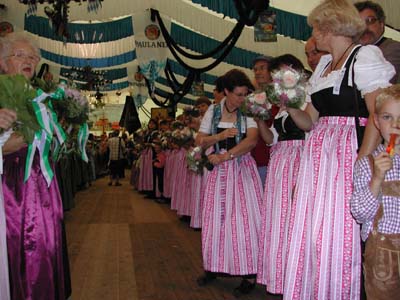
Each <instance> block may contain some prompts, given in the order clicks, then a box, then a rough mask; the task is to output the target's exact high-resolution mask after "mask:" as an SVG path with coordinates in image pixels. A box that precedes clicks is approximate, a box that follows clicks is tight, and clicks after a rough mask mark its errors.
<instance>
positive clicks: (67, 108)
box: [52, 87, 89, 125]
mask: <svg viewBox="0 0 400 300" xmlns="http://www.w3.org/2000/svg"><path fill="white" fill-rule="evenodd" d="M64 91H65V98H64V99H63V100H55V101H52V103H53V106H54V109H55V110H56V111H57V114H58V116H59V117H60V120H64V121H66V122H67V123H68V124H74V125H82V124H84V123H85V122H87V120H88V119H89V117H88V114H89V103H88V101H87V99H86V97H85V96H84V95H82V94H81V92H80V91H78V90H75V89H71V88H68V87H66V88H65V90H64Z"/></svg>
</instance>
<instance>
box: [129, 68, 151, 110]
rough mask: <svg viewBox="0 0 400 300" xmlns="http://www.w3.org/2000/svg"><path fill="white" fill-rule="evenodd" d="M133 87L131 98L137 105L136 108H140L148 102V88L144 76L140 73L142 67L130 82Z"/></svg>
mask: <svg viewBox="0 0 400 300" xmlns="http://www.w3.org/2000/svg"><path fill="white" fill-rule="evenodd" d="M130 84H131V87H132V92H131V96H132V98H133V101H134V103H135V106H136V108H137V109H138V108H140V107H142V106H143V104H144V103H145V102H146V100H147V86H146V81H145V78H144V76H143V74H142V73H141V72H140V67H138V69H137V71H136V73H135V75H134V80H133V81H132V82H130Z"/></svg>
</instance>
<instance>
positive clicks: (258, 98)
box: [253, 92, 267, 104]
mask: <svg viewBox="0 0 400 300" xmlns="http://www.w3.org/2000/svg"><path fill="white" fill-rule="evenodd" d="M253 99H254V102H255V103H258V104H264V103H265V101H266V100H267V95H266V94H265V92H262V93H257V94H254V98H253Z"/></svg>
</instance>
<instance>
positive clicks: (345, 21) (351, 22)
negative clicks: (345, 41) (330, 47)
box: [307, 0, 366, 42]
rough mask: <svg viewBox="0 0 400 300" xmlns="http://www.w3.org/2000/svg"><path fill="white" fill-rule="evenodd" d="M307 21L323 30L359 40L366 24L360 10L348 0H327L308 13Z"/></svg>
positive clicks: (355, 40)
mask: <svg viewBox="0 0 400 300" xmlns="http://www.w3.org/2000/svg"><path fill="white" fill-rule="evenodd" d="M307 22H308V24H309V25H310V26H311V27H317V28H318V29H319V30H320V31H322V32H331V33H332V34H333V35H341V36H345V37H350V38H352V40H353V41H354V42H357V41H358V40H359V38H360V37H361V35H362V33H363V32H364V30H365V28H366V25H365V22H364V21H363V20H362V19H361V17H360V15H359V12H358V11H357V9H356V8H355V7H354V5H353V4H352V3H350V2H349V1H347V0H325V1H323V2H321V3H320V4H319V5H318V6H317V7H315V8H314V9H313V10H312V11H311V12H310V14H309V15H308V18H307Z"/></svg>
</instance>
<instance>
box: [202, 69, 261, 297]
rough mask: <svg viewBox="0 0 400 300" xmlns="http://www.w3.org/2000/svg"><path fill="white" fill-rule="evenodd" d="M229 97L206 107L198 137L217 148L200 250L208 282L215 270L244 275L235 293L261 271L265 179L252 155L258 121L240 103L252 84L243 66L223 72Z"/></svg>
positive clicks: (212, 157)
mask: <svg viewBox="0 0 400 300" xmlns="http://www.w3.org/2000/svg"><path fill="white" fill-rule="evenodd" d="M223 86H224V93H225V98H224V99H223V100H222V101H221V102H220V103H219V104H216V105H211V106H210V107H209V109H208V110H207V112H206V114H205V116H204V118H203V120H202V123H201V126H200V130H199V133H198V135H197V137H196V143H197V144H198V145H200V146H201V147H202V148H203V149H207V148H208V147H212V148H213V150H214V151H213V153H212V154H210V155H209V156H208V159H209V161H210V162H211V163H212V164H213V165H214V169H213V170H212V171H211V172H210V173H209V175H208V178H207V182H206V188H205V195H204V205H203V222H202V226H203V229H202V250H203V267H204V270H205V271H206V272H205V275H204V276H202V277H200V278H199V279H198V284H199V285H205V284H207V283H209V282H210V281H212V280H213V279H215V277H216V276H217V274H229V275H236V276H242V277H243V281H242V283H241V285H240V286H239V287H238V288H236V289H235V293H248V292H250V290H251V289H252V288H253V287H254V282H253V283H251V282H250V281H248V280H247V279H248V278H252V277H253V278H255V274H256V273H257V254H258V234H259V229H260V220H261V217H260V206H261V199H262V184H261V180H260V177H259V175H258V172H257V166H256V163H255V161H254V159H253V158H252V157H251V155H250V151H251V149H252V148H253V147H254V146H255V145H256V143H257V137H258V136H257V135H258V129H257V124H256V123H255V122H254V120H253V119H252V118H249V117H245V116H243V115H242V114H241V111H240V106H241V104H242V103H243V101H244V100H245V97H246V96H247V95H248V94H249V93H250V91H251V90H252V89H253V86H252V84H251V82H250V80H249V78H248V77H247V76H246V75H245V74H244V73H243V72H242V71H239V70H236V69H234V70H231V71H229V72H228V73H226V74H225V75H224V76H223Z"/></svg>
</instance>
